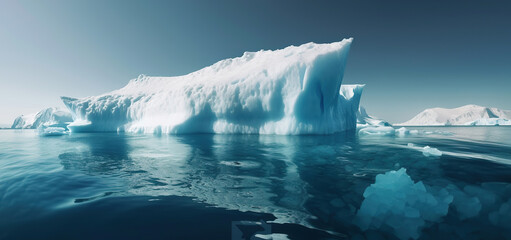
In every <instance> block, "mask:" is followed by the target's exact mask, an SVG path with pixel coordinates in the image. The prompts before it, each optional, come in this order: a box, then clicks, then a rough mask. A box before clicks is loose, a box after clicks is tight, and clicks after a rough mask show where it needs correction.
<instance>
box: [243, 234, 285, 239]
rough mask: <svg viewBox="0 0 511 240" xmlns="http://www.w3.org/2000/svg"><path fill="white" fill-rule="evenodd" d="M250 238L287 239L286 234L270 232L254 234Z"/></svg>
mask: <svg viewBox="0 0 511 240" xmlns="http://www.w3.org/2000/svg"><path fill="white" fill-rule="evenodd" d="M251 239H257V240H289V238H288V237H287V235H286V234H282V233H272V234H256V235H254V237H252V238H251Z"/></svg>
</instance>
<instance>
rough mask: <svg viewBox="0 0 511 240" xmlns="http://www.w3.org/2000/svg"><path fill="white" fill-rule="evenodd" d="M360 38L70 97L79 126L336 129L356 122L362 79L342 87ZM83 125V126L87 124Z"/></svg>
mask: <svg viewBox="0 0 511 240" xmlns="http://www.w3.org/2000/svg"><path fill="white" fill-rule="evenodd" d="M351 41H352V39H345V40H343V41H340V42H334V43H329V44H315V43H307V44H304V45H301V46H290V47H287V48H285V49H282V50H275V51H263V50H261V51H258V52H253V53H245V54H244V55H243V56H242V57H238V58H232V59H226V60H222V61H220V62H218V63H216V64H214V65H212V66H209V67H206V68H204V69H201V70H199V71H196V72H193V73H190V74H188V75H185V76H178V77H146V76H140V77H139V78H138V79H134V80H132V81H130V82H129V83H128V85H126V86H125V87H124V88H122V89H119V90H116V91H113V92H110V93H106V94H103V95H100V96H93V97H87V98H83V99H74V98H68V97H62V100H63V101H64V104H65V105H66V106H67V107H68V108H69V110H70V111H71V112H72V114H73V117H74V120H75V121H76V122H84V121H87V122H89V123H90V124H87V125H86V126H87V127H86V128H85V127H74V126H75V124H72V125H71V126H73V128H71V130H72V131H81V130H83V129H85V130H87V131H112V132H114V131H127V132H141V133H172V134H180V133H197V132H202V133H256V134H257V133H259V134H330V133H335V132H340V131H345V130H350V129H355V127H356V111H357V110H358V107H359V106H358V105H359V101H360V96H361V93H362V88H363V86H362V85H350V86H344V87H341V82H342V78H343V75H344V68H345V64H346V58H347V55H348V51H349V48H350V44H351ZM80 126H83V125H80Z"/></svg>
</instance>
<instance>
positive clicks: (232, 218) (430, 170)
mask: <svg viewBox="0 0 511 240" xmlns="http://www.w3.org/2000/svg"><path fill="white" fill-rule="evenodd" d="M416 129H419V130H421V134H419V135H407V136H403V137H398V136H396V137H394V136H393V137H388V136H387V137H382V136H357V134H356V133H354V132H347V133H343V134H337V135H330V136H264V135H261V136H259V135H183V136H153V135H131V134H116V133H80V134H70V135H68V136H61V137H40V136H38V135H37V133H36V131H32V130H0V239H265V238H266V239H270V238H273V239H406V238H415V239H417V238H418V239H511V184H510V183H511V127H472V128H469V127H452V128H448V127H442V128H416ZM409 143H411V144H409ZM412 144H413V145H412ZM425 146H430V147H433V148H437V149H438V150H440V151H441V152H442V155H441V156H431V155H430V156H426V155H425V154H424V153H423V152H422V149H423V147H425ZM400 169H403V170H400ZM397 170H400V171H397ZM404 170H406V171H404ZM393 171H396V172H393ZM384 174H386V175H384ZM398 174H401V175H399V176H400V177H399V176H398ZM376 176H379V177H378V181H377V183H376V184H375V181H376ZM385 177H387V178H385ZM407 177H409V179H408V180H407ZM385 179H387V180H388V181H390V183H389V182H385V181H387V180H385ZM410 179H411V181H410ZM407 181H409V182H407ZM405 183H406V184H405ZM371 193H375V195H372V196H371ZM375 196H377V197H375ZM433 213H435V214H434V215H432V214H433Z"/></svg>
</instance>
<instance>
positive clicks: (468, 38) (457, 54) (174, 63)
mask: <svg viewBox="0 0 511 240" xmlns="http://www.w3.org/2000/svg"><path fill="white" fill-rule="evenodd" d="M510 13H511V3H509V1H492V0H488V1H482V0H481V1H392V0H391V1H381V0H375V1H365V0H361V1H283V0H279V1H273V0H272V1H270V0H268V1H266V0H257V1H239V0H232V1H210V0H205V1H193V0H192V1H127V0H119V1H113V0H96V1H94V0H93V1H77V0H71V1H68V0H62V1H54V0H49V1H37V0H34V1H14V0H12V1H11V0H2V1H0V123H11V122H12V120H13V119H14V118H15V117H16V116H18V115H20V114H24V113H31V112H36V111H38V110H40V109H42V108H44V107H49V106H63V105H62V104H61V103H60V99H59V96H70V97H85V96H90V95H97V94H101V93H105V92H108V91H111V90H114V89H118V88H120V87H122V86H124V85H125V84H126V83H127V82H128V81H129V79H132V78H136V77H137V76H138V75H139V74H146V75H161V76H174V75H182V74H186V73H189V72H191V71H195V70H198V69H200V68H202V67H205V66H208V65H211V64H213V63H215V62H216V61H218V60H221V59H224V58H229V57H236V56H240V55H242V54H243V52H244V51H257V50H260V49H278V48H283V47H286V46H288V45H291V44H294V45H298V44H302V43H306V42H311V41H313V42H320V43H322V42H332V41H338V40H341V39H342V38H345V37H354V38H355V40H354V43H353V45H352V48H351V53H350V56H349V60H348V66H347V72H346V74H345V79H344V83H365V84H367V86H366V89H365V92H364V95H363V97H362V105H364V106H366V108H367V110H368V112H369V113H370V114H373V115H376V116H379V117H381V118H384V119H387V120H389V121H391V122H402V121H405V120H408V119H409V118H411V117H412V116H414V115H415V114H417V113H418V112H420V111H421V110H423V109H424V108H429V107H457V106H461V105H464V104H479V105H485V106H493V107H499V108H503V109H511V30H510V29H511V27H510V26H511V14H510Z"/></svg>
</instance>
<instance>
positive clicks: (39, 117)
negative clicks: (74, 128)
mask: <svg viewBox="0 0 511 240" xmlns="http://www.w3.org/2000/svg"><path fill="white" fill-rule="evenodd" d="M72 121H73V118H72V117H71V113H69V112H68V111H64V110H61V109H58V108H55V107H51V108H45V109H43V110H41V111H39V112H37V113H32V114H27V115H21V116H19V117H17V118H16V119H15V120H14V122H13V124H12V126H11V128H30V129H36V128H38V127H40V126H42V125H45V126H52V127H64V128H65V126H66V125H67V124H69V123H70V122H72Z"/></svg>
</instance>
